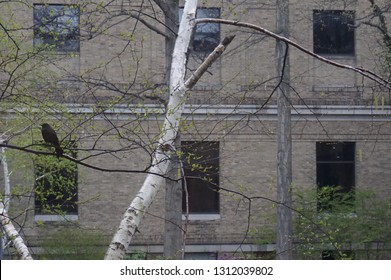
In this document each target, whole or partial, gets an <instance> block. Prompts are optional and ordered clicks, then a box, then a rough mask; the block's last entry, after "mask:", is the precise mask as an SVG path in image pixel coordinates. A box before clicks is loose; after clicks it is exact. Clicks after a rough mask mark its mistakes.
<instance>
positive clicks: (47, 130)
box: [41, 123, 64, 158]
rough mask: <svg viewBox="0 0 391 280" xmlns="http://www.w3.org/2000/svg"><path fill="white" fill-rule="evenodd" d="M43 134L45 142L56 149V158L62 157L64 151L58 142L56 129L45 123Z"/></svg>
mask: <svg viewBox="0 0 391 280" xmlns="http://www.w3.org/2000/svg"><path fill="white" fill-rule="evenodd" d="M41 132H42V138H43V140H45V142H46V143H48V144H52V145H53V146H54V148H55V149H56V156H57V157H58V158H59V157H60V156H62V154H63V153H64V151H63V150H62V149H61V147H60V142H59V141H58V137H57V133H56V132H55V131H54V129H53V128H52V127H51V126H50V125H48V124H47V123H44V124H42V129H41Z"/></svg>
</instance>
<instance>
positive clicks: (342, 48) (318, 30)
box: [313, 10, 355, 55]
mask: <svg viewBox="0 0 391 280" xmlns="http://www.w3.org/2000/svg"><path fill="white" fill-rule="evenodd" d="M313 32H314V34H313V38H314V52H315V53H317V54H322V55H333V54H335V55H354V51H355V50H354V11H342V10H315V11H314V12H313Z"/></svg>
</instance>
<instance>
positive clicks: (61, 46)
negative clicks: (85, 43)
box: [33, 4, 80, 53]
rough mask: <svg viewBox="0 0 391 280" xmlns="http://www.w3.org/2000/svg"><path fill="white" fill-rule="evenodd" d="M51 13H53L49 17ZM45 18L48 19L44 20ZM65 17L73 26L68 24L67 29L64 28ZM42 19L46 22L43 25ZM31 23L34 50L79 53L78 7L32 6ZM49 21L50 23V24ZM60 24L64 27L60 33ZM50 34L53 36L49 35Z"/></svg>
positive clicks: (56, 5)
mask: <svg viewBox="0 0 391 280" xmlns="http://www.w3.org/2000/svg"><path fill="white" fill-rule="evenodd" d="M52 11H55V12H54V14H53V16H52V17H51V13H52ZM67 12H70V13H67ZM45 16H47V17H48V18H45ZM66 17H68V18H69V19H72V21H73V24H70V26H69V27H68V26H66V24H67V21H66V20H65V18H66ZM62 18H63V19H62ZM44 19H45V20H48V22H47V23H44V22H43V21H44ZM33 21H34V28H33V29H34V41H33V42H34V47H35V48H42V49H43V50H53V51H56V52H59V53H79V52H80V7H79V6H78V5H72V4H34V8H33ZM49 21H52V23H50V22H49ZM64 22H65V23H64ZM61 24H63V25H64V26H65V28H63V29H62V31H60V30H59V29H60V28H59V27H60V26H61ZM45 29H46V30H45ZM64 31H67V32H64ZM52 32H53V34H51V33H52Z"/></svg>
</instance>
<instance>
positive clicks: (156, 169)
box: [105, 0, 233, 259]
mask: <svg viewBox="0 0 391 280" xmlns="http://www.w3.org/2000/svg"><path fill="white" fill-rule="evenodd" d="M196 7H197V1H196V0H188V1H186V4H185V8H184V16H183V17H182V21H181V24H180V26H179V32H178V38H177V40H176V43H175V49H174V55H173V63H172V67H171V82H170V99H169V102H168V106H167V113H166V118H165V121H164V124H163V128H162V132H161V137H160V140H159V143H158V147H157V149H156V151H155V153H154V154H153V164H152V167H151V168H150V170H149V171H150V174H148V176H147V178H146V179H145V181H144V184H143V186H142V187H141V189H140V191H139V193H138V194H137V196H136V197H135V198H134V199H133V201H132V203H131V204H130V206H129V207H128V209H127V210H126V212H125V214H124V216H123V218H122V220H121V223H120V225H119V228H118V230H117V232H116V233H115V235H114V237H113V240H112V241H111V244H110V246H109V249H108V250H107V252H106V256H105V259H122V258H123V256H124V255H125V253H126V249H127V247H128V246H129V244H130V242H131V240H132V237H133V234H134V232H135V231H136V229H137V227H138V226H139V225H140V222H141V220H142V218H143V216H144V214H145V212H147V211H148V208H149V206H150V205H151V203H152V201H153V199H154V198H155V196H156V194H157V192H158V191H159V190H160V189H161V188H162V187H163V186H164V185H165V178H164V176H166V175H167V172H168V167H169V162H170V154H171V153H173V152H175V139H176V137H177V134H178V130H179V124H180V120H181V116H182V111H183V108H184V105H185V100H186V96H185V93H186V92H187V91H188V90H189V89H191V88H192V87H193V86H194V85H195V84H196V82H197V81H198V80H199V78H200V77H201V76H202V75H203V74H204V73H205V72H206V70H207V69H208V67H209V66H210V65H212V63H213V62H214V61H215V60H216V59H217V58H218V57H219V56H220V55H221V54H222V52H223V51H224V50H225V48H226V46H227V45H228V44H229V43H230V42H231V41H232V39H233V36H231V37H227V38H225V39H224V40H223V41H222V42H221V43H220V44H219V45H218V46H217V47H216V49H215V50H214V51H213V52H212V53H211V54H210V55H209V56H208V58H207V59H206V60H205V61H204V62H203V63H202V64H201V65H200V67H198V69H197V70H196V71H195V72H194V73H193V74H192V76H191V77H190V78H189V79H188V80H187V81H186V82H185V83H183V80H184V77H185V66H186V52H187V49H188V45H189V42H190V36H191V30H192V28H193V24H192V23H193V19H194V17H195V11H196Z"/></svg>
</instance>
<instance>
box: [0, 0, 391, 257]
mask: <svg viewBox="0 0 391 280" xmlns="http://www.w3.org/2000/svg"><path fill="white" fill-rule="evenodd" d="M26 2H27V4H26V5H19V4H15V3H14V4H9V5H8V4H7V11H9V13H7V14H2V15H1V18H8V19H9V20H10V21H14V22H17V23H18V24H20V26H22V27H26V28H22V29H19V30H18V31H15V32H14V33H12V34H13V35H15V36H16V35H17V36H19V37H18V38H19V39H20V42H21V44H22V43H23V44H24V45H27V47H25V48H26V50H27V49H28V48H29V46H30V47H31V48H35V49H37V48H38V49H39V48H42V50H40V51H39V52H38V54H39V55H40V56H41V55H42V57H40V59H39V61H38V62H35V64H34V67H32V66H29V67H31V68H29V71H27V70H26V74H25V79H26V81H28V82H29V85H30V86H31V85H33V86H34V88H33V91H34V92H36V94H37V95H36V96H37V99H39V100H42V102H43V100H45V101H47V100H48V99H49V100H54V101H55V102H59V103H60V105H61V106H63V107H59V108H55V109H53V108H51V107H48V108H49V109H47V110H46V111H45V110H43V109H42V108H40V109H39V111H38V112H48V113H45V114H44V113H42V114H41V115H39V114H40V113H38V117H37V118H38V120H37V121H41V120H43V119H45V120H49V121H50V122H52V123H54V124H55V126H56V127H57V128H58V134H59V135H60V137H61V138H62V139H63V140H64V141H65V140H67V137H69V139H71V138H72V139H74V140H75V141H76V142H77V153H78V155H77V157H78V159H80V160H82V161H83V162H84V163H86V164H90V165H93V166H95V167H99V168H104V169H110V170H112V171H111V172H104V171H102V170H97V169H93V168H90V167H88V166H86V165H82V164H79V165H78V167H77V188H76V189H77V202H78V206H77V211H74V212H72V213H66V214H67V215H65V216H62V215H53V213H51V214H45V213H43V214H42V213H38V212H37V211H36V209H35V210H34V208H35V205H34V199H28V200H27V199H21V200H18V201H16V200H15V202H12V207H11V212H13V213H18V210H16V209H26V207H27V208H28V209H29V211H26V213H27V214H26V217H27V218H26V220H25V224H24V234H25V237H26V240H28V241H29V243H30V244H31V245H32V246H33V247H35V246H36V247H39V244H40V243H39V242H40V240H41V238H42V236H44V235H50V234H53V233H55V232H56V231H58V230H60V229H62V228H66V227H69V225H70V224H76V225H78V226H80V227H82V228H85V229H90V230H96V231H99V232H100V233H102V234H104V235H106V236H112V235H113V233H114V232H115V230H116V228H117V226H118V225H119V221H120V219H121V217H122V214H123V212H124V211H125V209H126V208H127V206H128V205H129V203H130V202H131V200H132V199H133V197H135V195H136V194H137V192H138V190H139V187H140V186H141V184H142V182H143V179H144V178H145V172H144V171H145V170H146V169H147V167H148V165H149V163H150V152H151V151H152V150H153V147H154V146H155V145H156V140H157V137H158V135H159V130H160V128H161V124H162V121H163V119H164V104H163V103H164V102H165V100H166V99H167V93H166V92H167V90H166V87H165V86H164V85H165V76H164V74H165V47H164V44H165V40H164V37H163V36H161V35H160V34H158V33H159V32H163V31H164V30H165V29H164V25H162V22H164V16H163V15H162V13H161V11H160V9H159V8H158V7H157V6H150V5H151V4H150V3H149V4H146V3H144V2H143V1H135V2H134V1H103V3H104V4H103V5H100V4H96V3H90V2H88V1H86V3H82V4H80V3H78V2H77V1H56V2H55V3H54V2H53V3H52V2H50V1H49V2H47V1H42V2H41V1H35V2H32V1H26ZM141 2H142V3H143V4H142V3H141ZM369 2H370V1H354V0H353V1H331V0H329V1H310V0H306V1H296V0H294V1H290V7H289V11H290V12H289V21H290V34H291V35H290V38H291V40H292V41H294V42H296V43H298V44H300V45H301V46H302V47H303V48H305V49H307V50H308V51H310V52H315V53H316V54H319V55H322V56H324V57H326V58H327V59H330V60H332V61H334V62H336V63H339V64H346V65H352V66H359V67H363V68H365V69H369V70H370V71H374V72H376V73H381V71H383V70H384V71H386V70H385V68H381V67H382V54H383V51H384V46H383V42H382V36H381V34H379V32H377V30H376V29H375V28H374V27H373V24H372V25H371V24H369V23H376V24H378V18H376V17H373V19H372V20H373V21H372V22H370V19H368V15H369V14H371V6H370V3H369ZM386 2H387V1H379V3H378V5H379V6H382V5H383V6H386V4H387V3H386ZM47 4H49V5H47ZM52 4H55V5H52ZM0 5H1V6H3V5H4V7H5V4H0ZM64 5H65V6H64ZM64 8H65V12H64V10H63V9H64ZM1 11H6V9H1ZM200 11H201V12H200V13H199V17H207V16H209V17H220V18H224V19H231V20H235V21H243V22H250V23H253V24H256V25H259V26H261V27H263V28H266V29H268V30H270V31H274V30H275V26H276V4H275V1H255V0H247V1H239V0H237V1H236V0H232V1H214V0H210V1H202V3H200ZM45 12H46V14H45ZM0 13H3V12H0ZM53 15H54V16H53ZM140 15H142V16H141V17H140ZM384 15H385V16H386V17H387V18H390V16H391V14H390V11H389V10H385V12H384ZM137 17H140V19H139V20H137ZM58 18H59V20H57V19H58ZM50 19H52V20H53V19H55V20H54V21H53V22H54V23H52V21H50ZM62 25H65V27H66V28H65V31H59V32H60V35H61V36H58V38H55V37H56V36H53V34H52V35H51V34H50V32H51V31H53V29H56V28H57V29H59V30H61V26H62ZM148 25H152V26H155V27H156V28H157V30H153V29H151V28H148ZM47 26H50V28H46V27H47ZM45 28H46V29H45ZM232 34H234V35H235V36H236V37H235V39H234V41H233V42H232V44H231V45H230V46H229V48H228V49H227V51H226V52H225V53H224V55H223V56H222V57H221V58H220V59H219V60H218V61H217V62H216V63H215V64H214V65H213V66H212V67H211V69H210V71H209V72H208V73H207V74H206V75H205V76H204V77H203V78H202V79H201V80H200V82H199V83H198V84H197V85H196V86H195V88H194V89H193V90H192V91H191V93H190V94H189V98H188V100H187V104H186V108H185V114H184V116H183V125H182V130H181V140H182V143H187V145H188V147H187V149H190V150H189V154H190V153H191V151H192V150H191V149H192V147H193V148H194V146H191V145H190V144H194V142H198V143H201V144H199V145H201V146H197V147H201V148H198V150H201V151H202V150H203V149H206V151H207V154H208V155H213V156H211V159H210V161H207V164H208V165H209V164H210V165H212V166H214V167H215V169H213V168H212V169H213V170H214V171H213V172H212V173H213V176H212V177H213V178H212V177H211V178H212V179H211V178H208V180H200V179H198V181H197V179H194V180H195V181H193V182H191V181H188V185H189V186H190V187H191V188H193V187H194V186H197V184H204V185H205V184H206V185H207V187H206V189H208V190H209V192H208V191H207V192H206V194H207V196H206V197H203V196H202V195H197V194H194V198H190V202H191V199H198V200H201V201H204V200H205V201H206V200H207V201H208V202H206V203H205V204H208V205H202V203H201V206H199V207H200V208H194V209H196V210H194V212H190V216H189V222H188V225H187V233H186V238H187V239H186V244H187V247H186V251H187V252H188V257H192V256H193V257H194V258H224V257H225V256H227V255H228V256H230V255H233V254H234V253H235V252H238V251H241V252H245V253H246V252H248V253H255V254H258V255H259V256H261V255H264V254H266V253H270V252H273V251H274V240H275V239H274V237H273V234H271V233H273V232H274V230H275V220H276V217H275V206H276V204H275V202H273V201H275V199H276V176H277V175H276V172H277V171H276V158H277V153H278V151H277V144H276V138H277V113H278V112H277V105H276V96H275V94H274V92H275V86H276V84H277V83H278V81H279V74H278V73H277V74H276V70H275V64H276V58H275V39H274V38H271V37H269V36H266V35H265V34H263V33H260V32H256V31H254V30H250V29H245V28H240V27H237V26H232V25H223V24H221V25H218V24H210V23H209V24H206V25H203V26H201V27H199V29H198V30H197V31H196V33H195V35H194V39H193V42H192V47H191V51H190V52H189V64H188V68H189V71H188V72H189V73H191V71H192V70H194V69H195V68H196V66H197V65H198V64H199V62H200V61H202V59H203V58H204V57H205V56H206V55H207V53H208V52H209V51H210V50H211V47H213V46H214V44H215V42H216V40H217V39H218V40H220V39H222V38H223V37H225V36H227V35H232ZM57 35H58V34H57ZM56 40H57V41H56ZM64 42H67V43H64ZM45 44H47V45H49V46H50V45H53V44H54V45H55V46H54V47H52V48H51V49H50V50H47V49H46V50H45V49H44V47H45ZM2 51H4V50H2ZM289 52H290V58H289V59H290V61H289V62H290V77H291V84H290V85H291V93H290V96H291V98H290V99H291V101H290V102H291V104H292V145H293V150H292V159H293V184H292V188H294V189H298V190H306V189H307V190H311V189H312V190H314V189H317V185H319V184H322V185H341V186H342V189H344V190H346V191H348V190H361V189H362V190H364V189H371V190H373V191H374V192H375V193H377V194H378V195H379V196H381V197H383V198H390V197H391V189H390V185H389V184H390V183H389V182H390V181H391V175H390V173H389V170H390V169H391V160H390V155H389V154H390V153H389V151H390V143H389V141H390V137H391V136H390V132H389V131H390V120H391V118H390V113H391V111H390V110H391V108H390V100H389V90H387V89H386V87H384V86H380V85H379V84H378V83H376V82H374V81H373V80H370V79H368V78H364V77H363V76H362V75H361V74H359V73H358V72H355V71H352V70H349V69H343V68H340V67H336V66H334V65H330V64H328V63H325V62H322V61H320V60H319V59H317V58H315V57H314V56H311V55H309V54H307V53H305V52H303V51H302V50H298V49H297V48H295V47H293V46H290V47H289ZM1 76H3V78H2V79H3V80H4V79H6V78H7V73H6V72H3V73H1ZM7 90H8V89H7ZM34 94H35V93H34ZM48 106H49V105H48ZM50 106H52V105H50ZM64 108H66V109H65V111H66V112H64V111H61V110H64ZM61 112H63V114H61ZM9 114H10V115H12V114H14V112H11V113H9ZM12 116H14V115H12ZM9 118H11V119H13V117H9ZM39 118H41V119H39ZM56 124H57V125H56ZM4 125H5V127H7V124H6V123H4ZM73 127H76V128H75V129H73ZM115 127H116V128H115ZM37 135H38V136H37ZM34 137H35V138H34ZM33 138H34V140H38V139H39V133H38V134H35V136H33ZM64 143H65V142H64ZM213 144H214V146H213V147H212V145H213ZM202 145H210V146H208V147H209V148H210V150H208V149H209V148H205V146H202ZM211 147H212V148H211ZM216 147H217V148H216ZM184 148H185V149H186V145H185V144H184ZM108 150H110V152H108ZM193 152H194V151H193ZM194 153H195V152H194ZM204 157H205V158H208V156H206V155H204ZM194 158H195V161H196V162H197V156H194ZM198 160H200V159H199V158H198ZM201 162H202V159H201ZM192 163H193V164H194V162H192ZM10 164H11V166H12V160H11V162H10ZM13 168H14V169H15V172H14V173H13V175H12V176H11V182H15V183H18V184H19V183H20V184H22V183H23V184H24V185H27V186H34V184H35V183H34V180H36V176H34V172H33V171H24V170H23V171H22V170H18V168H16V167H15V166H13ZM185 169H186V168H185ZM193 169H194V168H193ZM200 169H202V168H200ZM120 170H132V172H122V171H120ZM134 171H139V172H134ZM187 171H188V172H190V173H191V172H193V171H194V170H192V168H191V166H190V167H188V170H187ZM199 172H201V171H199ZM190 173H189V174H190ZM204 173H205V172H204ZM204 173H202V172H201V173H197V176H199V177H200V176H201V177H202V176H203V174H204ZM22 174H23V176H22ZM26 174H28V175H27V176H26ZM35 175H36V174H35ZM188 177H189V178H190V177H191V176H188ZM195 177H196V176H195ZM210 180H212V183H211V181H210ZM213 180H216V181H213ZM208 184H209V185H208ZM208 186H209V187H208ZM211 189H213V190H212V192H210V190H211ZM216 190H219V192H217V193H218V194H217V195H215V194H216ZM192 191H194V192H196V190H192ZM204 191H205V189H204ZM211 196H213V199H211ZM33 198H34V197H33ZM247 198H252V199H251V204H250V203H249V201H250V200H248V199H247ZM195 203H198V204H199V203H200V201H198V202H195ZM18 207H20V208H18ZM190 207H192V206H190ZM203 207H206V210H205V209H204V208H203ZM65 212H66V211H65ZM139 231H140V233H137V234H136V235H135V238H134V240H133V242H132V245H131V246H130V247H129V253H134V252H140V251H141V252H147V253H151V254H161V253H162V252H163V240H164V190H162V191H160V192H159V194H158V196H157V197H156V199H155V201H154V203H153V204H152V207H151V209H149V210H148V212H147V214H146V215H145V220H143V222H142V225H141V226H140V228H139ZM319 257H321V252H320V253H319Z"/></svg>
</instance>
